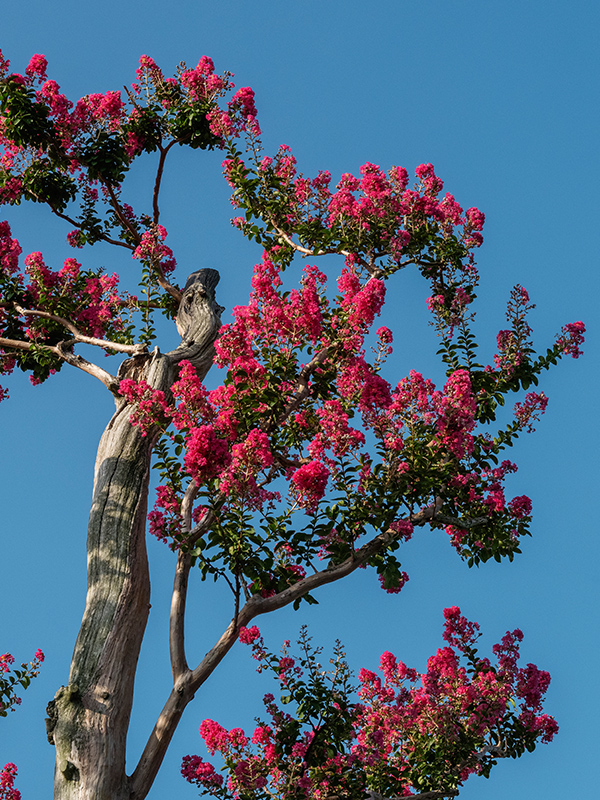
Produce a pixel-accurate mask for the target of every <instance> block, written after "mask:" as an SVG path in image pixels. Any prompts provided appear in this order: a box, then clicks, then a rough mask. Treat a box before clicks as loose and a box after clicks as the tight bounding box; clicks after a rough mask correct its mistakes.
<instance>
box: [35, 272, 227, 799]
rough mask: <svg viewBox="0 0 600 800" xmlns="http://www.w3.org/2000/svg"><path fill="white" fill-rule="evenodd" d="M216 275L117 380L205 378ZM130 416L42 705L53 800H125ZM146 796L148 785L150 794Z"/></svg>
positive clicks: (134, 517) (165, 387)
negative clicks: (57, 668)
mask: <svg viewBox="0 0 600 800" xmlns="http://www.w3.org/2000/svg"><path fill="white" fill-rule="evenodd" d="M218 280H219V274H218V272H216V271H215V270H209V269H207V270H200V271H198V272H195V273H193V275H191V276H190V278H189V279H188V282H187V284H186V287H185V289H184V291H183V295H182V299H181V304H180V308H179V312H178V315H177V320H176V323H177V328H178V330H179V332H180V334H181V337H182V341H181V344H180V345H179V347H178V348H177V349H176V350H173V351H172V352H170V353H166V354H161V353H160V352H159V350H158V348H157V349H156V350H155V351H154V353H153V354H151V355H148V354H140V355H135V356H133V357H132V358H130V359H128V360H127V361H125V362H124V364H123V365H122V367H121V369H120V370H119V377H120V378H125V377H130V378H134V379H136V380H145V381H146V382H147V383H148V384H149V385H150V386H151V387H152V388H153V389H160V390H162V391H163V392H165V394H166V395H168V394H169V392H170V389H171V386H172V385H173V383H174V381H175V380H176V379H177V375H178V365H179V363H180V362H181V361H182V360H183V359H187V360H189V361H191V362H192V363H193V364H194V366H195V367H196V370H197V372H198V374H199V375H200V377H201V378H203V377H204V376H205V375H206V373H207V372H208V370H209V369H210V366H211V364H212V361H213V356H214V347H213V343H214V340H215V338H216V336H217V333H218V330H219V327H220V324H221V322H220V314H221V311H222V310H223V309H222V308H221V307H220V306H219V305H218V304H217V303H216V301H215V297H214V293H215V287H216V285H217V283H218ZM131 412H132V408H131V406H129V405H128V404H127V403H126V402H125V400H123V399H122V398H121V399H117V409H116V412H115V414H114V416H113V417H112V419H111V420H110V422H109V424H108V426H107V428H106V430H105V431H104V434H103V435H102V438H101V440H100V445H99V448H98V455H97V459H96V467H95V477H94V491H93V500H92V508H91V512H90V519H89V526H88V543H87V552H88V590H87V598H86V606H85V611H84V615H83V620H82V624H81V629H80V631H79V635H78V637H77V642H76V644H75V651H74V653H73V659H72V663H71V672H70V676H69V685H68V686H67V687H61V688H60V689H59V690H58V692H57V694H56V696H55V698H54V700H53V701H52V702H51V703H50V704H49V707H48V712H49V719H48V721H47V724H48V737H49V739H50V741H52V742H53V743H54V744H55V745H56V769H55V789H54V797H55V800H125V798H129V796H130V793H131V789H130V781H129V778H128V777H127V775H126V773H125V747H126V738H127V729H128V726H129V718H130V714H131V706H132V701H133V685H134V679H135V672H136V667H137V661H138V656H139V652H140V647H141V644H142V639H143V636H144V631H145V628H146V622H147V618H148V612H149V600H150V581H149V573H148V560H147V554H146V543H145V528H146V506H147V498H148V482H149V470H150V458H151V455H152V449H153V447H154V444H155V442H156V438H157V435H156V434H155V435H154V436H153V435H152V434H151V433H150V434H148V435H147V436H143V435H142V433H141V431H140V429H139V428H138V427H136V426H133V425H132V424H131V421H130V418H131ZM148 788H149V787H148Z"/></svg>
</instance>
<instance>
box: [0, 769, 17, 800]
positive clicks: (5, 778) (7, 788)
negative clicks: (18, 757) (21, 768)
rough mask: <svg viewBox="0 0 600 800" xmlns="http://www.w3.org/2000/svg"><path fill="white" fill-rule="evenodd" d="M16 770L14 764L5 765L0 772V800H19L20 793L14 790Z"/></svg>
mask: <svg viewBox="0 0 600 800" xmlns="http://www.w3.org/2000/svg"><path fill="white" fill-rule="evenodd" d="M16 777H17V768H16V766H15V765H14V764H11V763H9V764H5V765H4V768H3V769H1V770H0V800H21V792H20V791H19V790H18V789H16V788H15V778H16Z"/></svg>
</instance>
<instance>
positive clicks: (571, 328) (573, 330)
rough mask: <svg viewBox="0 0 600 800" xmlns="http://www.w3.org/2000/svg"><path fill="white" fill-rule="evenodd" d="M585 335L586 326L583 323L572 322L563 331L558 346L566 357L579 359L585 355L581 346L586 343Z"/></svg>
mask: <svg viewBox="0 0 600 800" xmlns="http://www.w3.org/2000/svg"><path fill="white" fill-rule="evenodd" d="M584 333H585V325H584V324H583V322H581V321H580V322H570V323H569V324H568V325H565V326H564V328H563V329H562V331H561V335H560V336H559V338H558V341H557V344H558V345H559V346H560V348H561V349H562V351H563V353H566V355H569V356H573V358H579V356H580V355H583V351H582V350H581V345H582V344H583V342H584V341H585V336H584V335H583V334H584Z"/></svg>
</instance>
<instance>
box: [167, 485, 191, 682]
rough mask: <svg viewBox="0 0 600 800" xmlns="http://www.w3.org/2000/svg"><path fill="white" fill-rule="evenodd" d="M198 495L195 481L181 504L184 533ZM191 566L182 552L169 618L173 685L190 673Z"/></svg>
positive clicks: (188, 526) (189, 557)
mask: <svg viewBox="0 0 600 800" xmlns="http://www.w3.org/2000/svg"><path fill="white" fill-rule="evenodd" d="M197 493H198V486H197V484H196V482H195V481H192V482H191V483H190V485H189V486H188V488H187V490H186V492H185V495H184V498H183V502H182V504H181V516H182V518H183V528H184V531H189V530H190V528H191V525H192V505H193V502H194V498H195V497H196V495H197ZM191 564H192V557H191V556H190V554H189V553H187V552H186V553H184V552H182V551H181V550H180V551H179V554H178V556H177V567H176V569H175V579H174V582H173V595H172V597H171V615H170V618H169V652H170V655H171V671H172V673H173V683H177V679H178V678H179V677H180V676H181V675H183V674H184V673H185V672H189V667H188V664H187V660H186V657H185V604H186V599H187V587H188V579H189V574H190V567H191Z"/></svg>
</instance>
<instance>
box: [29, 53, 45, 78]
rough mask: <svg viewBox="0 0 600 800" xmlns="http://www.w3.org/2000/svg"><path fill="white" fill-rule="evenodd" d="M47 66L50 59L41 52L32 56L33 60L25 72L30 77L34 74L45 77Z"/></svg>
mask: <svg viewBox="0 0 600 800" xmlns="http://www.w3.org/2000/svg"><path fill="white" fill-rule="evenodd" d="M47 67H48V61H47V59H46V58H45V56H42V55H40V54H39V53H37V54H36V55H34V56H32V57H31V60H30V62H29V64H28V65H27V67H26V69H25V74H26V75H28V76H29V77H30V78H33V76H34V75H35V76H37V77H38V78H45V77H46V69H47Z"/></svg>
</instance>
